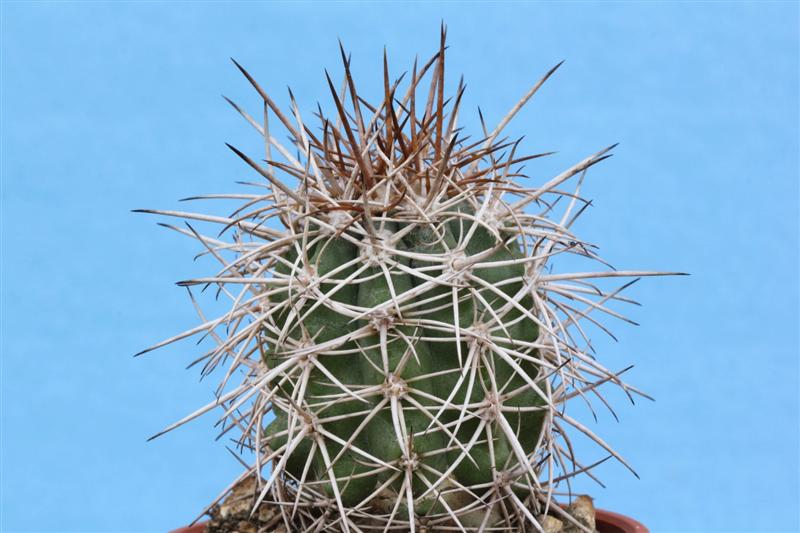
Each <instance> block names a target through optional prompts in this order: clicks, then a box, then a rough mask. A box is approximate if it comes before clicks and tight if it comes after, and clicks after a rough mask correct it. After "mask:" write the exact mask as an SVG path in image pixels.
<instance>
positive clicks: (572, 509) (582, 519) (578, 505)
mask: <svg viewBox="0 0 800 533" xmlns="http://www.w3.org/2000/svg"><path fill="white" fill-rule="evenodd" d="M567 512H568V513H569V514H570V515H571V516H572V518H574V519H575V520H577V521H578V523H580V524H581V525H582V526H584V527H586V529H588V530H589V531H596V529H595V510H594V501H593V500H592V498H591V496H587V495H585V494H583V495H581V496H578V497H577V498H575V501H573V502H572V503H571V504H570V505H569V506H567ZM583 531H584V530H583V529H581V528H579V527H578V526H576V525H575V524H572V523H567V524H565V527H564V533H582V532H583Z"/></svg>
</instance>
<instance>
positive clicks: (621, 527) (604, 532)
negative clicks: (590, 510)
mask: <svg viewBox="0 0 800 533" xmlns="http://www.w3.org/2000/svg"><path fill="white" fill-rule="evenodd" d="M596 521H597V531H598V533H650V530H649V529H647V528H646V527H644V525H642V524H640V523H639V522H637V521H636V520H634V519H633V518H629V517H627V516H625V515H621V514H617V513H612V512H611V511H604V510H602V509H598V510H597V516H596ZM205 527H206V525H205V523H201V524H195V525H193V526H189V527H182V528H179V529H176V530H174V531H172V532H171V533H203V532H204V531H205Z"/></svg>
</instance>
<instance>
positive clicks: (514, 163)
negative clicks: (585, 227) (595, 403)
mask: <svg viewBox="0 0 800 533" xmlns="http://www.w3.org/2000/svg"><path fill="white" fill-rule="evenodd" d="M342 60H343V62H344V71H345V79H344V82H343V83H342V85H341V88H340V89H337V87H336V85H335V84H334V82H333V81H332V80H331V78H330V76H327V81H328V85H329V87H330V92H331V95H332V97H333V103H334V105H335V113H334V114H333V115H332V116H330V117H327V116H325V115H323V113H322V110H321V109H320V110H319V113H318V117H317V118H318V119H319V122H320V127H318V128H315V129H312V128H309V127H307V126H306V125H305V123H304V122H303V119H302V118H301V115H300V113H299V111H298V108H297V106H296V104H295V101H294V97H293V96H292V97H291V102H292V106H291V109H290V111H288V112H286V113H284V112H283V111H282V110H281V109H279V108H278V107H277V106H276V105H275V103H274V102H273V100H272V99H271V98H270V97H269V96H268V95H267V93H266V92H265V91H264V90H262V88H261V87H260V86H259V85H258V83H257V82H256V81H255V80H254V79H253V78H252V77H251V76H250V75H249V74H248V73H247V72H246V71H245V70H244V68H242V67H241V66H239V65H238V63H237V67H238V68H239V69H240V70H241V71H242V73H243V74H244V75H245V76H246V77H247V79H248V80H249V82H250V83H251V84H252V85H253V87H254V88H255V89H256V90H257V91H258V93H259V94H260V96H261V98H262V100H263V115H260V117H261V120H260V121H259V120H257V119H256V118H253V117H251V116H250V115H249V114H247V113H246V112H245V111H244V110H243V109H242V108H240V107H239V106H238V105H237V104H235V103H233V102H231V101H230V100H229V102H230V103H231V104H232V105H233V107H234V108H235V109H236V110H237V111H238V112H239V113H240V114H241V115H242V116H243V117H244V118H245V119H246V120H247V121H248V122H249V123H250V124H251V125H252V126H253V127H254V128H255V129H256V130H257V131H258V132H259V134H260V135H261V136H262V137H263V139H264V148H265V155H266V164H265V165H262V164H260V163H258V162H257V161H255V160H254V159H251V158H250V157H249V156H247V155H245V154H244V153H242V152H240V151H239V150H237V149H236V148H233V147H231V149H232V150H233V151H234V152H236V154H237V155H238V156H239V157H241V158H242V159H243V160H244V161H245V162H246V163H247V164H248V165H250V166H251V167H252V168H253V169H255V170H256V171H257V172H258V173H259V174H260V175H261V176H263V178H264V180H265V181H264V182H263V183H259V184H254V185H255V187H258V188H259V189H258V192H256V193H253V194H235V195H214V196H212V197H211V198H229V199H240V200H242V201H243V204H242V205H241V207H239V208H238V209H237V210H236V211H235V212H234V213H233V214H231V215H230V216H228V217H212V216H207V215H202V214H196V213H186V212H175V211H150V212H153V213H159V214H163V215H170V216H177V217H181V218H183V219H186V220H187V221H193V220H197V221H204V222H213V223H219V224H221V225H222V226H223V231H222V232H221V234H220V235H223V234H229V235H230V239H229V240H227V241H224V240H220V239H221V237H219V236H217V237H210V236H204V235H201V234H200V233H199V232H198V231H197V230H195V229H194V227H193V226H192V225H188V229H184V228H178V227H173V226H170V227H172V228H173V229H175V230H176V231H179V232H181V233H183V234H185V235H187V236H190V237H192V238H195V239H197V240H198V241H199V242H200V243H202V245H203V246H204V248H205V253H207V254H208V255H210V256H212V257H213V258H214V259H215V260H218V261H219V262H220V263H221V268H220V270H219V271H218V272H217V273H216V274H215V275H214V276H212V277H208V278H201V279H193V280H189V281H185V282H181V285H185V286H187V287H191V286H195V285H200V286H204V287H205V286H209V285H213V286H216V287H217V289H218V294H219V295H223V296H225V297H227V298H229V299H230V301H231V307H230V310H229V311H228V312H226V313H225V314H224V315H222V316H220V317H218V318H214V319H210V320H208V319H205V318H203V323H202V324H201V325H200V326H198V327H196V328H193V329H192V330H190V331H187V332H185V333H183V334H181V335H178V336H176V337H173V338H171V339H168V340H166V341H164V342H162V343H159V344H158V345H156V346H154V347H153V348H156V347H158V346H163V345H164V344H167V343H170V342H174V341H176V340H179V339H182V338H186V337H189V336H191V335H196V334H204V335H208V336H210V337H212V338H213V339H214V340H215V341H216V346H215V347H214V348H213V349H211V350H210V351H209V352H207V353H205V354H204V355H203V356H202V357H201V358H200V359H198V360H197V361H196V362H202V363H203V364H204V366H203V375H206V374H208V373H210V372H211V371H212V370H214V369H215V368H217V367H220V366H224V367H226V370H225V373H224V377H223V379H222V382H221V384H220V386H219V389H218V398H217V400H215V401H214V402H212V403H210V404H208V405H207V406H205V407H203V408H202V409H199V410H198V411H196V412H195V413H192V414H191V415H189V416H188V417H186V418H185V419H183V420H181V421H180V422H178V423H176V424H174V425H173V426H170V427H169V428H168V429H167V430H165V431H168V430H169V429H172V428H174V427H177V426H179V425H181V424H183V423H185V422H187V421H188V420H191V419H193V418H195V417H197V416H199V415H201V414H203V413H205V412H207V411H209V410H211V409H213V408H216V407H220V406H221V407H222V408H223V411H224V412H223V414H222V417H221V422H222V423H223V433H228V432H230V433H231V434H234V435H235V440H236V442H237V443H238V445H239V446H241V448H242V449H243V450H249V451H251V452H252V453H253V454H254V461H253V464H252V465H251V466H249V467H247V468H246V470H245V471H244V472H243V473H242V476H241V477H240V478H239V480H237V481H240V480H242V479H244V478H246V477H248V476H254V475H255V476H256V477H257V478H258V480H259V482H258V484H257V488H256V493H255V498H254V503H255V507H258V506H259V505H261V504H262V503H268V502H273V503H275V504H277V505H279V509H280V510H281V514H282V517H283V520H284V522H285V524H286V526H287V528H288V529H289V530H291V531H301V530H302V531H322V530H330V531H408V530H410V531H416V530H420V531H423V530H424V531H431V530H435V531H446V530H453V531H472V530H487V531H524V530H531V531H533V530H539V529H540V524H539V522H538V520H539V519H538V518H537V517H538V516H540V514H541V513H542V512H546V511H547V509H548V508H550V507H551V503H550V502H551V498H552V496H553V494H558V493H559V492H558V487H559V484H560V483H561V482H566V483H568V482H569V480H570V478H572V477H573V476H575V475H577V474H579V473H583V472H587V471H588V470H589V468H590V467H591V466H593V465H584V464H582V463H580V462H579V461H578V459H577V458H576V457H574V454H573V447H572V445H571V443H570V441H569V436H568V434H569V432H570V431H571V430H577V431H578V432H580V433H583V434H585V435H586V436H588V437H589V438H590V439H592V440H594V441H595V442H596V443H597V444H599V445H600V446H601V447H602V448H604V449H605V450H606V451H607V454H608V457H615V458H616V459H618V460H619V461H621V462H623V464H626V463H625V461H624V460H623V459H622V458H621V457H620V456H619V455H618V454H617V453H616V452H614V451H613V450H612V449H611V448H610V447H609V446H608V445H607V444H605V443H604V442H603V441H602V440H601V439H600V438H599V437H597V436H595V435H594V434H593V433H592V431H591V430H589V429H588V428H587V427H586V426H584V425H582V424H581V423H580V422H578V421H577V420H575V419H573V418H572V417H571V416H569V415H568V414H567V412H566V409H565V405H566V402H567V400H569V399H571V398H574V397H582V398H584V399H586V400H587V403H588V398H589V397H591V396H594V397H597V398H600V399H601V400H602V396H600V393H599V391H598V386H599V385H601V384H604V383H611V384H616V385H618V386H620V387H622V388H623V389H624V390H625V391H626V393H628V395H629V396H631V397H632V395H634V394H642V393H641V392H640V391H638V390H636V389H635V388H633V387H630V386H628V385H626V384H624V383H623V382H622V381H621V379H620V377H619V372H612V371H610V370H607V369H606V368H604V367H603V366H602V365H601V364H599V363H598V362H597V361H596V360H595V358H594V357H593V356H592V355H591V351H592V348H591V343H590V341H589V338H588V336H587V335H586V333H585V330H584V329H583V328H582V327H581V324H582V322H584V321H588V322H591V323H592V324H596V325H598V326H600V327H601V328H603V326H602V325H600V322H599V321H598V320H596V319H595V318H594V315H598V314H603V313H605V314H608V315H612V316H614V317H618V318H621V315H619V314H618V313H617V312H616V311H614V310H612V309H611V308H610V307H608V305H607V304H608V303H609V302H612V301H627V302H630V300H627V299H625V298H623V297H621V296H620V295H619V292H620V290H621V288H619V289H614V290H606V289H603V288H601V287H599V286H596V285H595V284H594V280H595V279H596V278H608V277H633V278H638V277H640V276H646V275H655V274H659V273H655V272H633V271H616V270H613V269H611V270H609V269H603V270H601V271H588V272H569V273H553V272H552V270H551V269H550V268H549V265H550V264H551V259H552V258H554V257H556V256H558V255H560V254H573V255H577V256H581V257H584V258H587V259H590V260H593V261H598V262H600V263H601V264H602V265H606V263H604V262H602V261H601V260H600V259H599V258H598V256H597V255H596V254H595V252H594V246H592V245H591V244H589V243H587V242H583V241H582V240H580V239H579V237H577V236H576V235H575V234H573V232H572V229H571V227H572V225H573V223H574V221H575V220H576V219H577V218H578V216H579V215H580V214H581V213H582V212H583V211H584V209H585V208H586V207H587V206H588V202H587V201H585V200H583V199H582V198H581V197H580V185H581V182H582V180H583V177H584V175H585V174H586V171H587V169H589V168H590V167H591V166H592V165H594V164H596V163H598V162H599V161H602V160H603V159H605V158H607V157H609V151H610V149H611V148H613V147H609V148H605V149H603V150H601V151H599V152H597V153H595V154H593V155H591V156H589V157H587V158H586V159H584V160H583V161H581V162H579V163H578V164H576V165H574V166H573V167H571V168H569V169H568V170H566V171H564V172H563V173H561V174H559V175H558V176H556V177H554V178H552V179H550V180H547V181H545V182H543V183H536V180H532V179H530V178H528V177H527V176H525V175H524V174H523V173H522V168H521V167H520V165H521V164H522V163H523V162H525V161H528V160H531V159H535V158H537V157H541V156H544V155H547V154H535V155H528V156H520V155H518V154H517V148H518V147H519V141H509V140H507V139H506V138H503V137H501V134H502V132H503V129H504V127H505V126H506V124H507V123H508V122H509V120H511V118H512V117H513V116H514V115H515V114H516V113H517V111H518V110H519V109H520V108H521V107H522V106H523V105H524V104H525V102H526V101H527V100H528V99H530V98H531V97H532V96H533V95H534V93H536V91H537V90H538V89H539V87H540V86H541V85H542V84H543V83H544V81H545V80H546V79H547V78H548V77H549V76H550V75H551V74H552V73H553V72H554V71H555V70H556V68H558V65H557V66H556V67H554V68H553V69H552V70H550V72H548V73H547V74H546V75H545V76H544V77H543V78H542V79H541V80H540V81H539V82H538V83H537V84H536V85H535V86H534V87H533V88H532V89H531V90H530V91H529V92H528V93H527V94H526V95H525V96H524V97H523V98H522V99H521V101H519V103H517V105H515V106H514V107H513V108H512V110H511V111H510V112H509V113H508V115H507V116H506V117H505V118H504V119H503V120H502V121H501V122H500V124H499V125H498V126H497V127H496V128H494V129H493V130H491V131H489V130H488V129H486V128H485V127H484V131H483V134H482V136H481V137H480V138H478V139H476V140H470V139H469V137H467V136H464V135H463V133H462V131H461V130H460V129H459V128H458V126H457V117H458V110H459V105H460V102H461V97H462V94H463V92H464V85H463V82H462V83H460V84H459V88H458V91H457V93H456V95H455V98H454V99H446V98H445V95H444V75H445V32H444V29H443V30H442V38H441V43H440V47H439V50H438V53H436V54H435V55H434V56H433V57H432V58H431V59H430V60H429V61H428V62H426V63H425V64H423V65H421V66H418V65H417V64H416V63H415V64H414V67H413V70H412V72H411V75H410V80H409V81H408V83H407V86H405V88H402V89H401V82H402V80H403V77H402V76H401V78H400V79H398V80H396V81H391V80H390V76H389V69H388V65H387V62H386V55H385V54H384V72H383V81H384V95H383V99H382V101H381V102H379V103H378V104H377V105H372V104H369V103H368V102H366V101H365V100H364V99H362V98H361V97H360V96H359V94H358V92H357V90H356V86H355V84H354V82H353V79H352V77H351V75H350V62H349V61H350V60H349V58H348V57H347V56H346V55H345V53H344V51H342ZM406 78H408V77H407V76H406ZM418 92H426V93H427V98H424V99H418V98H417V93H418ZM290 95H291V93H290ZM275 118H277V121H278V122H279V123H280V125H281V126H283V127H284V128H285V129H286V130H287V131H288V134H289V137H290V142H291V146H292V148H293V150H290V149H289V148H288V147H285V146H284V145H283V144H281V142H280V141H279V140H277V139H276V138H275V137H274V136H273V135H272V134H271V130H270V126H271V125H272V126H274V125H275V124H274V122H275ZM481 122H483V120H482V118H481ZM293 151H294V152H296V153H297V154H298V157H295V156H294V155H293ZM292 180H296V186H293V185H289V184H288V183H291V182H292ZM570 180H571V181H573V182H574V188H573V190H572V191H568V190H567V189H565V188H564V187H565V186H566V185H567V183H568V182H569V181H570ZM202 198H209V197H202ZM634 281H635V280H634ZM630 283H632V282H630ZM630 283H628V284H626V285H624V286H623V287H622V288H624V287H626V286H627V285H629V284H630ZM201 317H202V312H201ZM603 329H605V328H603ZM150 349H152V348H150ZM146 351H147V350H146ZM235 375H239V376H241V381H240V382H239V383H235V384H234V383H233V382H232V381H233V380H232V378H233V377H234V376H235ZM603 403H605V401H604V400H603ZM270 467H271V468H270ZM262 474H263V476H264V478H263V479H262V477H261V475H262ZM227 490H228V489H226V491H227ZM223 495H224V493H223ZM553 507H555V506H553Z"/></svg>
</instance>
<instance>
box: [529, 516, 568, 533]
mask: <svg viewBox="0 0 800 533" xmlns="http://www.w3.org/2000/svg"><path fill="white" fill-rule="evenodd" d="M536 520H537V521H538V522H539V525H540V526H542V529H543V530H544V533H561V532H562V531H563V530H564V523H563V522H562V521H561V520H559V519H558V518H556V517H554V516H550V515H539V516H538V517H536Z"/></svg>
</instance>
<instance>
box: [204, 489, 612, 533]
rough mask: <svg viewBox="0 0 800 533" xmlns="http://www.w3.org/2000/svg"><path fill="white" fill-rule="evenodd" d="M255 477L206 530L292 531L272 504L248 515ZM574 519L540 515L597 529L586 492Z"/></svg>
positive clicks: (560, 529)
mask: <svg viewBox="0 0 800 533" xmlns="http://www.w3.org/2000/svg"><path fill="white" fill-rule="evenodd" d="M254 492H255V478H248V479H246V480H244V481H243V482H242V483H240V484H239V485H237V486H236V487H234V489H233V491H232V492H231V494H230V495H228V497H227V498H226V499H225V500H224V501H223V502H222V503H221V504H219V505H217V506H215V507H214V508H212V509H211V511H210V513H209V514H210V516H211V520H210V521H209V522H208V523H207V525H206V532H207V533H293V532H292V531H289V530H287V529H286V525H285V524H284V522H283V519H282V517H281V513H280V511H279V510H278V509H277V508H276V507H274V506H271V505H261V506H260V507H259V509H258V512H257V513H255V514H254V515H253V516H251V511H252V509H253V494H254ZM562 508H563V509H564V510H565V511H566V512H567V513H568V514H569V515H570V516H571V517H572V518H574V519H575V521H576V522H579V523H580V524H581V525H583V526H585V527H586V529H582V528H580V527H578V526H577V525H576V524H574V523H573V522H571V521H570V520H569V519H568V518H566V517H565V516H564V515H563V513H558V512H552V511H551V513H550V514H549V515H548V516H539V517H537V520H538V521H539V524H541V525H542V528H543V529H544V533H585V532H586V531H593V532H596V531H597V530H596V529H595V509H594V504H593V503H592V498H591V497H589V496H586V495H582V496H578V497H576V498H575V499H574V500H573V502H572V503H571V504H570V505H565V506H563V507H562Z"/></svg>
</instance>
